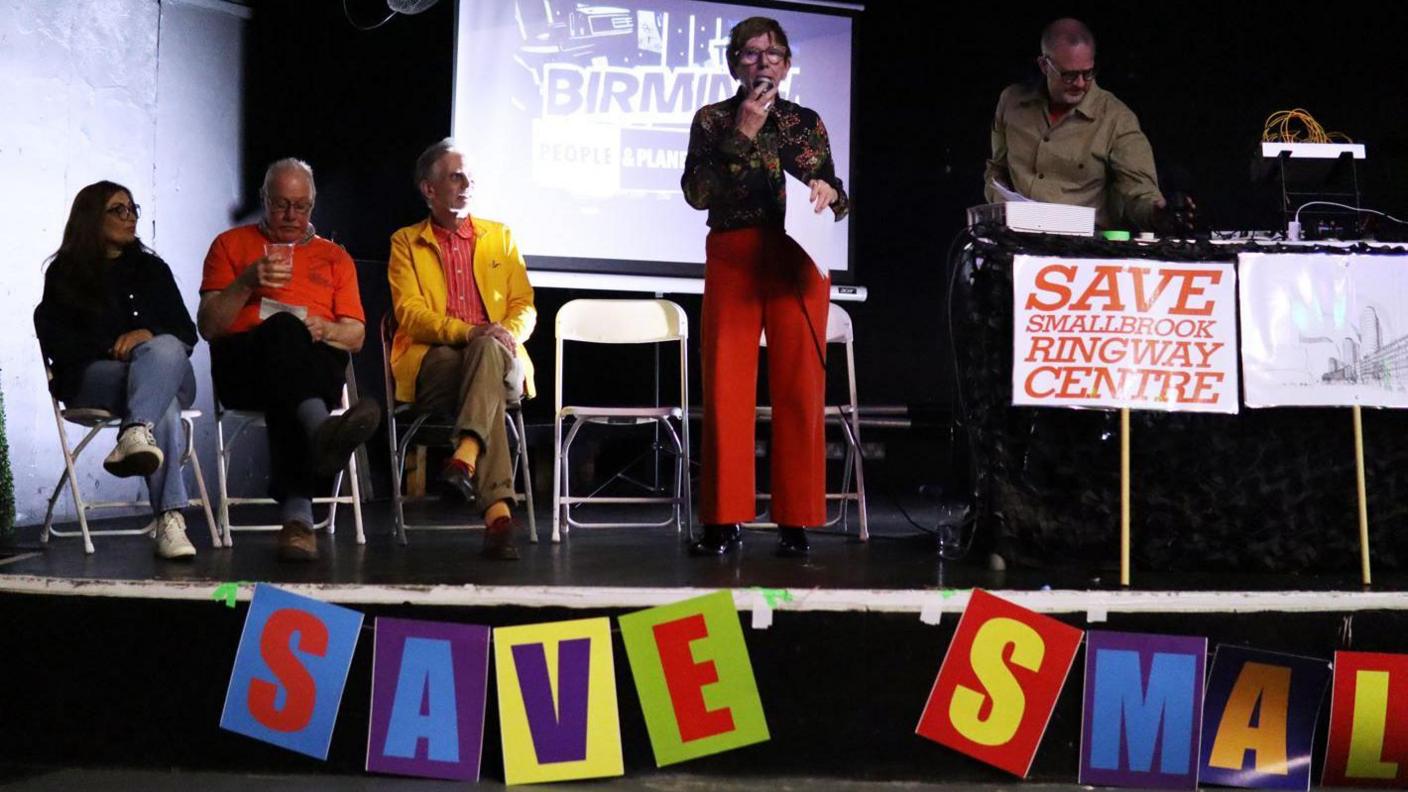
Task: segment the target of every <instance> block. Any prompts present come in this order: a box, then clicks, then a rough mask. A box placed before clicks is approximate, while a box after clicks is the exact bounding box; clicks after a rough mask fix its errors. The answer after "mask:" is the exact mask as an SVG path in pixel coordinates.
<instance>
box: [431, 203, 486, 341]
mask: <svg viewBox="0 0 1408 792" xmlns="http://www.w3.org/2000/svg"><path fill="white" fill-rule="evenodd" d="M431 227H432V228H434V229H435V241H436V242H438V243H440V266H441V267H443V268H444V270H445V286H446V294H445V312H446V313H448V314H449V315H450V316H453V317H454V318H456V319H459V320H460V321H462V322H467V323H469V324H471V325H482V324H488V323H489V314H488V312H487V311H485V310H484V298H483V297H481V296H480V294H479V287H478V286H476V285H475V283H474V223H473V222H471V221H470V219H469V218H468V217H466V218H465V219H464V222H463V223H460V227H459V228H457V229H455V230H454V231H448V230H446V229H444V228H441V227H440V226H438V225H432V226H431Z"/></svg>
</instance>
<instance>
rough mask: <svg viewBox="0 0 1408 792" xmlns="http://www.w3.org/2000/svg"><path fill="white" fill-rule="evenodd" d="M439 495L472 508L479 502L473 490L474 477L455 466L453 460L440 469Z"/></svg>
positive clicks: (462, 467) (463, 468)
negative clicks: (462, 502)
mask: <svg viewBox="0 0 1408 792" xmlns="http://www.w3.org/2000/svg"><path fill="white" fill-rule="evenodd" d="M440 493H441V495H448V496H450V497H451V498H455V499H458V500H461V501H464V502H465V503H466V504H468V505H470V506H473V505H474V504H475V502H476V501H478V500H479V495H478V493H477V492H475V490H474V476H473V474H471V473H470V472H469V471H468V470H466V469H465V467H464V466H462V465H457V464H455V463H454V460H450V461H448V462H446V463H445V466H444V467H443V468H441V469H440Z"/></svg>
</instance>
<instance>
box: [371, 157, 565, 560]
mask: <svg viewBox="0 0 1408 792" xmlns="http://www.w3.org/2000/svg"><path fill="white" fill-rule="evenodd" d="M415 182H416V187H417V189H419V190H420V194H421V196H422V197H423V198H425V203H426V205H427V206H429V207H430V216H429V217H428V218H426V219H425V220H422V221H421V222H419V223H416V224H415V225H411V226H407V227H405V228H402V229H401V230H399V231H397V232H396V233H395V234H392V235H391V261H390V263H389V264H388V265H387V268H386V276H387V278H388V279H389V280H390V282H391V307H392V311H393V312H394V313H395V315H396V336H395V338H394V339H393V341H392V344H391V370H392V373H393V374H394V375H395V378H396V400H397V401H399V402H413V403H415V404H416V406H417V407H420V408H421V409H426V410H432V411H437V412H446V413H449V414H450V415H453V416H454V417H455V429H454V441H455V451H454V455H453V456H452V457H451V459H450V461H449V462H448V463H447V464H446V466H445V469H444V471H443V472H442V473H441V478H442V479H443V480H444V481H445V482H446V483H447V484H449V485H451V486H452V487H453V488H454V489H455V490H456V491H458V492H459V493H460V494H461V495H463V496H464V498H465V500H466V501H468V502H470V503H475V502H477V503H478V504H479V505H480V506H481V507H482V508H483V510H484V523H485V525H486V526H487V530H486V533H485V536H484V555H485V556H487V557H489V558H495V559H501V560H513V559H516V558H518V550H517V548H516V547H515V545H514V529H515V525H514V520H513V516H512V514H511V513H510V508H509V507H510V505H511V504H512V503H513V499H514V496H513V464H512V461H511V458H510V455H509V449H508V433H507V430H506V428H505V424H504V409H505V405H506V403H507V402H508V401H516V400H518V399H519V398H521V397H522V396H523V395H524V393H525V392H526V393H527V395H529V396H531V395H533V365H532V362H531V361H530V360H529V359H528V354H527V352H525V351H524V349H523V342H525V341H527V340H528V336H529V335H530V334H532V332H533V326H534V325H535V324H536V323H537V320H538V311H537V309H536V308H534V307H533V287H532V286H530V285H529V284H528V269H527V267H526V266H525V264H524V263H523V256H522V254H520V253H519V252H518V246H517V245H516V244H515V243H514V241H513V235H512V234H511V233H510V232H509V229H508V227H507V226H505V225H504V224H502V223H497V222H494V221H493V220H484V219H482V218H478V217H470V214H469V199H470V197H471V195H472V194H473V192H474V179H473V177H472V176H471V175H470V173H469V171H468V170H467V169H466V166H465V161H464V155H463V153H462V152H460V151H459V150H458V149H456V147H455V144H454V141H452V140H450V139H449V138H446V139H445V140H442V141H440V142H439V143H436V144H434V145H432V146H430V147H429V148H427V149H426V150H425V151H424V152H423V153H422V154H421V155H420V157H419V158H417V159H416V170H415Z"/></svg>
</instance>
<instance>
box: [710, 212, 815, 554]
mask: <svg viewBox="0 0 1408 792" xmlns="http://www.w3.org/2000/svg"><path fill="white" fill-rule="evenodd" d="M705 247H706V261H705V267H706V268H705V272H704V312H703V329H702V336H701V338H700V346H701V350H702V353H703V356H704V364H703V369H704V370H703V375H704V452H703V460H702V462H703V471H702V476H701V482H700V519H701V521H702V522H704V523H705V524H706V525H716V524H727V523H736V522H747V521H749V520H752V519H753V518H754V517H756V516H757V510H756V506H757V491H756V485H755V483H754V440H753V437H754V430H755V427H756V425H757V417H756V415H755V412H756V407H757V393H758V341H759V337H760V334H761V333H762V332H763V331H764V330H766V331H767V339H768V354H767V360H768V385H769V396H770V399H771V402H772V407H773V420H772V515H773V519H774V520H775V521H776V522H777V523H779V524H781V525H791V526H799V527H808V526H811V527H815V526H820V525H821V524H822V523H824V522H825V521H826V458H825V449H826V446H825V436H824V432H823V429H824V426H823V421H824V418H825V415H824V413H823V400H824V398H825V388H826V370H825V359H824V356H825V354H826V317H827V311H828V309H829V307H830V306H829V302H830V291H831V283H830V279H828V278H823V277H821V275H820V273H818V272H817V269H816V265H814V264H813V263H812V260H811V257H810V256H808V255H807V253H806V251H804V250H802V247H801V246H800V245H798V244H797V243H796V241H794V240H793V239H792V238H791V237H789V236H787V234H786V233H784V232H783V231H782V230H781V229H766V228H744V229H738V230H734V231H714V232H711V233H710V234H709V237H708V240H707V242H706V243H705Z"/></svg>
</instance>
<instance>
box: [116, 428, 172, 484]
mask: <svg viewBox="0 0 1408 792" xmlns="http://www.w3.org/2000/svg"><path fill="white" fill-rule="evenodd" d="M162 460H163V457H162V454H161V449H160V448H157V446H156V437H154V436H153V435H152V430H151V429H150V428H149V427H147V426H146V425H145V424H134V425H132V426H129V427H127V428H126V429H123V430H122V434H120V435H118V436H117V445H116V446H114V447H113V449H112V453H111V454H108V456H107V459H104V460H103V469H104V470H106V471H107V472H109V473H111V474H113V475H114V476H117V477H118V478H127V477H129V476H150V475H151V474H153V473H155V472H156V470H157V468H159V467H161V463H162Z"/></svg>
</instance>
